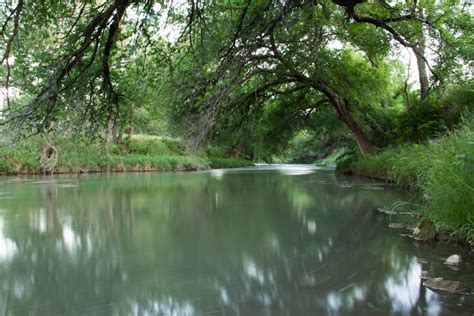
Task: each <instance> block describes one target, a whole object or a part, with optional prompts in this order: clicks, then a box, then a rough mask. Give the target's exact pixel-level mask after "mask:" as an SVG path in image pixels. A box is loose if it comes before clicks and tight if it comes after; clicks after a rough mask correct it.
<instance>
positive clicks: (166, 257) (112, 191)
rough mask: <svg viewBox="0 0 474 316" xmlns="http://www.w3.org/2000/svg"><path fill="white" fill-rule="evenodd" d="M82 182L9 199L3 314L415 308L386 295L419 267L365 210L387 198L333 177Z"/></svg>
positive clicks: (198, 176)
mask: <svg viewBox="0 0 474 316" xmlns="http://www.w3.org/2000/svg"><path fill="white" fill-rule="evenodd" d="M87 179H88V180H87V181H84V182H82V183H76V186H75V187H68V188H65V187H60V185H59V184H58V183H50V184H47V185H40V186H26V188H25V190H26V191H27V192H28V195H29V196H30V199H29V202H24V201H23V202H19V203H18V204H15V203H14V202H13V201H12V202H10V203H11V204H10V205H9V206H8V208H7V209H8V211H7V214H6V217H8V216H11V214H10V213H12V212H13V210H14V209H15V207H16V208H17V209H20V210H21V216H20V217H19V219H18V220H15V221H11V222H7V224H5V225H7V226H10V227H6V228H9V229H7V230H6V231H8V235H9V238H11V240H13V241H14V242H15V244H16V246H17V247H18V252H17V253H16V255H15V256H14V257H13V258H12V261H11V262H10V263H9V264H8V265H1V264H2V263H1V262H0V267H1V270H0V271H1V272H0V273H1V274H0V277H1V278H2V280H4V282H3V284H4V285H3V286H2V288H1V291H2V293H0V297H3V298H7V299H4V300H5V301H2V304H3V306H7V308H8V311H10V312H11V313H13V314H16V313H18V314H21V313H23V312H26V313H30V312H31V313H41V314H70V313H93V312H97V313H101V312H106V313H111V312H117V313H120V314H140V313H146V312H148V313H151V314H153V313H154V314H159V313H162V314H166V313H169V312H171V311H174V312H175V313H176V314H180V315H184V314H195V313H199V312H225V313H230V314H239V313H240V314H255V313H257V314H260V313H261V312H262V311H263V310H268V311H269V312H271V313H273V314H279V313H286V312H291V313H292V314H304V313H307V312H308V310H310V311H313V312H317V311H321V312H328V311H331V312H337V311H339V312H344V311H346V312H349V311H367V312H369V311H371V310H373V311H377V308H381V310H378V311H385V310H393V311H402V312H407V311H411V310H414V308H415V307H414V306H412V305H414V303H413V302H412V301H409V304H407V303H406V301H402V300H401V301H400V302H399V303H400V304H402V307H403V308H404V309H400V308H399V307H398V305H396V304H395V303H396V302H397V299H398V298H399V297H400V295H398V294H397V293H395V292H393V291H392V289H393V288H397V286H398V288H400V289H405V288H407V287H410V289H411V287H412V285H411V284H408V283H406V282H405V276H406V275H408V274H409V273H412V274H413V271H415V272H417V271H418V270H417V269H418V265H417V264H416V263H415V262H414V261H413V257H412V256H411V255H409V254H408V253H409V245H408V244H407V243H406V242H405V241H404V240H402V239H400V238H398V237H394V236H392V235H390V234H386V233H385V231H384V228H383V225H378V224H376V221H377V220H378V217H376V216H375V215H374V214H373V212H371V211H370V210H371V209H372V208H373V206H374V205H375V204H379V203H380V201H381V200H387V199H395V198H396V197H395V196H393V194H392V193H390V192H373V191H367V190H364V189H363V188H361V187H360V186H356V187H353V188H347V187H338V186H337V185H334V184H331V183H335V182H337V181H339V180H337V179H336V178H335V177H334V175H333V174H318V175H306V176H293V177H292V176H281V175H277V174H276V173H274V172H261V173H258V174H257V175H255V174H248V173H235V174H232V176H230V175H227V174H224V175H220V176H219V177H211V176H210V174H209V173H194V174H153V175H152V174H139V175H135V174H126V175H125V174H123V175H122V174H121V175H114V176H112V177H111V178H109V179H107V178H104V177H88V178H87ZM321 182H323V183H321ZM19 194H21V193H19ZM384 202H386V201H384ZM43 213H44V215H41V214H43ZM42 218H46V222H47V225H46V228H45V229H43V228H42V227H43V226H42V225H43V224H42V223H43V222H44V220H43V219H42ZM409 281H410V280H407V282H409ZM404 282H405V283H404ZM416 290H417V289H416ZM418 296H419V295H418ZM418 296H417V293H414V294H412V296H410V300H411V299H412V298H415V301H416V297H418ZM394 302H395V303H394ZM410 304H411V305H410ZM419 304H422V305H423V304H430V302H419ZM409 305H410V306H409Z"/></svg>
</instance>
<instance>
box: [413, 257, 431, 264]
mask: <svg viewBox="0 0 474 316" xmlns="http://www.w3.org/2000/svg"><path fill="white" fill-rule="evenodd" d="M416 262H418V263H419V264H428V260H426V259H423V258H418V259H416Z"/></svg>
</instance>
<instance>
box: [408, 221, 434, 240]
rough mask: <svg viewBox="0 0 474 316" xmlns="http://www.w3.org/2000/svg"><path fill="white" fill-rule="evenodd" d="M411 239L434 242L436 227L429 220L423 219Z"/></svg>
mask: <svg viewBox="0 0 474 316" xmlns="http://www.w3.org/2000/svg"><path fill="white" fill-rule="evenodd" d="M413 237H414V238H415V239H417V240H423V241H428V240H435V238H436V226H435V225H434V224H433V222H432V221H430V220H429V219H426V218H425V219H424V220H422V221H421V223H420V224H418V226H416V228H415V229H414V230H413Z"/></svg>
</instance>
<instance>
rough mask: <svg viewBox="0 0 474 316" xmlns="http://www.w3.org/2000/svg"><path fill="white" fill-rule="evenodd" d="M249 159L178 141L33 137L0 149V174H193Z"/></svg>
mask: <svg viewBox="0 0 474 316" xmlns="http://www.w3.org/2000/svg"><path fill="white" fill-rule="evenodd" d="M250 165H253V163H252V162H251V161H249V160H245V159H239V158H232V157H231V158H228V157H210V156H208V155H207V154H206V152H198V153H193V152H190V151H189V150H188V149H187V148H185V146H183V145H182V143H181V142H180V141H179V140H174V139H170V138H163V137H141V136H137V137H133V138H132V139H131V140H130V141H128V142H123V143H121V144H111V143H105V142H101V141H100V140H99V141H97V140H96V141H90V140H85V139H81V138H79V139H71V138H65V137H55V138H53V139H51V138H49V139H47V138H46V137H40V136H37V137H33V138H29V139H26V140H23V141H21V142H20V143H18V144H15V145H12V144H9V145H8V144H7V145H4V146H1V147H0V174H1V175H17V174H41V173H55V174H59V173H61V174H63V173H93V172H105V171H111V172H127V171H192V170H205V169H210V168H233V167H244V166H250Z"/></svg>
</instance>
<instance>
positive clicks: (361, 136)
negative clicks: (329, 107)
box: [333, 99, 374, 155]
mask: <svg viewBox="0 0 474 316" xmlns="http://www.w3.org/2000/svg"><path fill="white" fill-rule="evenodd" d="M333 106H334V107H335V108H336V111H337V113H338V114H339V119H340V120H341V121H342V122H343V123H344V124H346V126H347V127H348V128H349V130H350V131H351V133H352V136H354V139H355V141H356V142H357V145H358V146H359V149H360V152H361V153H362V155H366V154H369V153H371V152H373V151H374V145H372V143H371V142H370V140H369V138H368V137H367V136H366V135H365V133H364V131H363V130H362V129H361V128H360V127H359V125H358V124H357V123H356V121H354V119H353V118H352V116H351V114H350V113H349V111H348V109H347V106H346V102H345V101H344V100H342V99H340V100H337V101H336V104H333Z"/></svg>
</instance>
